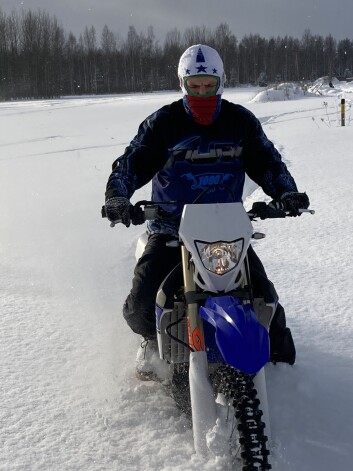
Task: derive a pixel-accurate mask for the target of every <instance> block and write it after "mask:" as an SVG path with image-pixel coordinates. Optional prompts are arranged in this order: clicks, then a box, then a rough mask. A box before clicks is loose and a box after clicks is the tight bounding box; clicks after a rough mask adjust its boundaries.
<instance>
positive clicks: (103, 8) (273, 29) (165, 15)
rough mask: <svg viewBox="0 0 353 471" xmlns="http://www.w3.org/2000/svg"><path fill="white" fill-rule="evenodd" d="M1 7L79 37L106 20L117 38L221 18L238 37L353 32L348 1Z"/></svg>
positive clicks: (69, 2) (103, 1) (69, 1)
mask: <svg viewBox="0 0 353 471" xmlns="http://www.w3.org/2000/svg"><path fill="white" fill-rule="evenodd" d="M0 6H1V7H2V9H3V11H4V12H6V13H9V12H11V11H12V10H13V9H16V10H21V9H22V8H24V9H33V10H36V9H38V8H41V9H44V10H46V11H47V12H48V13H50V14H51V15H55V16H56V17H57V19H58V20H59V22H60V23H61V24H62V26H64V28H65V30H67V31H68V32H69V31H72V32H73V33H74V34H75V35H77V36H78V35H79V34H80V33H82V32H83V30H84V28H85V26H91V25H94V26H95V27H96V29H97V32H99V33H100V31H101V30H102V28H103V26H104V25H105V24H107V25H108V26H109V28H110V29H111V30H112V31H113V32H114V33H119V34H120V36H121V37H125V35H126V33H127V31H128V27H129V26H130V25H132V26H135V28H136V30H137V31H138V32H140V31H143V32H146V31H147V28H148V27H149V26H153V27H154V32H155V36H156V38H157V39H158V40H160V41H161V42H163V39H164V37H165V34H166V33H167V32H168V31H170V30H172V29H174V28H175V27H176V28H178V29H179V30H180V31H182V32H183V31H184V29H185V28H187V27H191V26H203V25H205V26H207V27H210V28H211V29H213V28H215V27H216V26H218V25H219V24H220V23H224V22H226V23H228V25H229V26H230V29H231V30H232V32H233V33H234V34H235V36H236V37H237V38H238V39H241V38H242V37H243V36H244V35H246V34H249V33H252V34H260V35H261V36H263V37H271V36H275V37H276V36H281V37H284V36H285V35H287V34H288V35H289V36H292V37H296V38H301V37H302V34H303V32H304V31H305V30H306V29H310V30H311V32H312V34H319V35H322V36H326V35H328V34H332V35H333V36H334V37H335V38H336V39H344V38H347V37H348V38H352V36H353V33H352V17H353V2H352V1H351V0H339V1H338V2H332V0H297V1H296V2H293V1H292V0H217V1H209V0H208V1H207V0H178V1H175V0H2V1H1V3H0Z"/></svg>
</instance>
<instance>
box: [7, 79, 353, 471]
mask: <svg viewBox="0 0 353 471" xmlns="http://www.w3.org/2000/svg"><path fill="white" fill-rule="evenodd" d="M258 91H259V90H255V89H253V88H242V89H234V90H227V91H226V93H225V98H227V99H230V100H232V101H234V102H239V103H242V104H244V105H245V106H247V107H248V108H250V109H251V110H252V111H254V112H255V114H256V115H257V116H258V117H259V118H260V119H261V121H262V123H263V125H264V129H265V132H266V133H267V134H268V136H269V137H270V138H271V139H272V140H273V141H274V142H275V144H276V145H277V147H278V148H279V149H280V151H281V152H282V154H283V157H284V158H285V160H286V162H287V163H288V166H289V168H290V170H291V172H292V174H293V176H294V177H295V179H296V181H297V183H298V186H299V189H300V190H301V191H304V190H305V191H307V193H308V194H309V196H310V199H311V202H312V207H313V208H314V209H315V210H316V215H315V216H309V215H304V216H302V217H301V218H293V219H288V220H285V221H283V220H281V221H266V223H261V224H260V223H257V226H256V227H257V228H259V229H260V227H261V230H262V231H264V232H266V233H267V238H266V239H265V240H263V241H259V242H257V243H256V250H257V252H258V253H259V255H260V256H261V258H262V260H263V262H264V264H265V266H266V269H267V272H268V274H269V276H270V278H271V279H272V280H273V281H274V283H275V285H276V287H277V290H278V292H279V294H280V296H281V301H282V304H283V305H284V306H285V308H286V312H287V317H288V323H289V325H290V327H291V328H292V331H293V336H294V338H295V342H296V346H297V351H298V355H297V363H296V365H295V366H294V367H289V366H286V365H277V366H273V365H268V367H267V381H268V390H269V400H270V414H271V426H272V435H273V443H272V448H273V449H272V451H273V457H272V464H273V469H274V470H276V471H298V470H300V471H314V470H320V471H332V470H333V469H337V470H344V469H351V468H352V459H351V453H352V452H351V450H352V445H353V439H352V436H353V407H352V403H351V397H352V391H353V340H352V339H353V321H352V308H351V306H352V292H353V278H352V258H353V257H352V249H351V248H350V234H351V233H352V232H353V222H352V221H353V206H352V202H351V199H350V194H351V185H352V184H351V182H352V177H351V172H352V168H353V164H352V150H351V149H352V142H353V123H351V118H350V103H351V101H350V97H351V96H352V95H350V93H351V92H352V91H353V87H352V88H351V89H350V88H349V86H346V89H345V90H343V85H342V84H337V83H335V89H329V88H326V87H325V86H324V85H323V86H321V87H320V93H322V95H311V94H306V95H305V96H302V94H301V93H294V94H293V95H291V98H292V99H291V100H288V99H287V98H288V93H287V95H284V96H283V99H282V100H281V101H278V93H277V92H276V94H277V96H276V101H273V100H271V99H270V100H269V99H268V97H269V96H271V94H272V90H267V91H266V92H264V93H265V94H266V99H265V98H261V96H258V97H257V98H255V95H256V93H257V92H258ZM342 94H343V95H342ZM342 96H344V97H345V98H346V103H347V116H346V126H345V127H341V126H340V105H339V103H340V98H341V97H342ZM178 97H179V94H177V93H164V94H163V93H161V94H152V95H149V94H146V95H128V96H120V97H119V96H116V97H97V98H87V97H83V98H80V99H61V100H50V101H28V102H13V103H1V104H0V129H1V136H0V149H1V151H0V152H1V153H0V217H1V231H0V266H1V272H0V292H1V297H0V306H1V316H0V324H1V327H0V377H1V392H0V426H1V430H0V470H1V471H20V470H21V471H24V470H26V471H27V470H30V471H37V470H38V471H39V470H40V471H48V470H55V471H66V470H70V471H71V470H75V471H82V470H85V471H103V470H119V471H120V470H121V471H139V470H141V469H144V470H145V471H157V470H161V471H162V470H163V471H178V470H190V471H192V470H196V469H199V468H200V467H202V469H203V470H205V471H211V470H212V471H214V470H219V471H225V470H228V469H229V466H228V463H227V459H226V458H224V457H217V458H215V459H212V460H210V461H208V462H207V463H203V462H202V460H201V459H200V458H197V457H196V456H195V455H194V452H193V447H192V433H191V430H190V427H189V424H188V421H187V419H186V418H185V417H184V416H182V415H180V414H179V412H178V410H177V409H176V407H175V405H174V403H173V401H172V399H171V398H169V397H168V395H167V394H166V393H165V391H164V389H163V387H162V386H161V385H158V384H144V383H140V382H138V381H137V380H136V379H135V377H134V357H135V354H136V350H137V346H138V343H139V339H138V338H137V336H135V335H134V334H133V333H132V332H130V330H129V329H128V327H127V326H126V325H125V322H124V321H123V319H122V316H121V305H122V303H123V300H124V299H125V296H126V294H127V292H128V290H129V288H130V280H131V277H132V271H133V267H134V258H133V252H134V246H135V242H136V240H137V237H138V235H139V234H140V232H141V228H130V229H127V228H125V227H116V228H115V229H114V230H113V229H111V228H110V227H109V225H108V223H107V221H104V220H101V219H100V207H101V205H102V204H103V200H104V189H105V184H106V180H107V178H108V175H109V173H110V167H111V163H112V161H113V160H114V158H115V157H116V156H118V155H119V154H120V153H121V152H122V151H123V149H124V148H125V146H126V144H127V143H128V142H129V141H130V139H131V138H132V137H133V136H134V134H135V131H136V129H137V125H138V124H139V122H140V121H141V120H142V119H143V118H144V117H145V116H146V115H147V114H149V113H150V112H152V111H154V110H155V109H157V108H158V107H160V106H162V105H163V104H165V103H168V102H170V101H172V100H174V99H176V98H178ZM254 98H255V99H254ZM148 196H149V188H145V189H143V190H140V192H138V194H136V196H135V198H134V199H135V200H137V199H140V198H141V197H147V198H148ZM257 198H258V199H264V195H263V193H262V192H261V191H260V190H257V191H256V192H255V194H254V195H253V196H252V197H251V199H252V200H253V199H257Z"/></svg>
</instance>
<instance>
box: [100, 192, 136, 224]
mask: <svg viewBox="0 0 353 471" xmlns="http://www.w3.org/2000/svg"><path fill="white" fill-rule="evenodd" d="M131 206H132V204H131V203H130V200H128V199H127V198H124V197H123V196H113V197H112V198H109V199H108V200H107V201H106V202H105V211H106V214H107V218H108V219H109V221H110V222H112V223H113V224H116V223H118V222H121V223H123V224H124V225H125V226H126V227H129V226H130V223H131V216H130V208H131Z"/></svg>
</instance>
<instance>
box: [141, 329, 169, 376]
mask: <svg viewBox="0 0 353 471" xmlns="http://www.w3.org/2000/svg"><path fill="white" fill-rule="evenodd" d="M168 371H169V370H168V366H167V364H166V362H165V361H164V360H162V359H161V358H160V356H159V351H158V342H157V339H156V338H155V337H154V338H151V339H144V340H143V341H142V342H141V345H140V347H139V349H138V351H137V355H136V377H137V379H140V380H141V381H163V379H165V377H166V376H167V374H168Z"/></svg>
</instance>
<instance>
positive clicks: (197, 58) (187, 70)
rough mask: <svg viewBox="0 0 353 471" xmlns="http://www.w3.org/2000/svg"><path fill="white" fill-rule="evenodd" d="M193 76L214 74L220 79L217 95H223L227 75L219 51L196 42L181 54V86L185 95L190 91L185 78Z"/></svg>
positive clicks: (179, 75) (179, 72)
mask: <svg viewBox="0 0 353 471" xmlns="http://www.w3.org/2000/svg"><path fill="white" fill-rule="evenodd" d="M192 76H194V77H195V76H196V77H199V76H212V77H217V78H218V79H219V87H218V89H217V95H222V93H223V88H224V83H225V81H226V76H225V73H224V67H223V61H222V59H221V58H220V55H219V54H218V52H217V51H216V50H215V49H213V48H212V47H209V46H205V45H204V44H196V45H194V46H191V47H189V48H188V49H187V50H186V51H185V52H184V53H183V55H182V56H181V58H180V60H179V66H178V77H179V80H180V87H181V89H182V91H183V94H184V95H187V94H188V92H187V90H186V88H185V83H184V80H185V79H186V78H188V77H192Z"/></svg>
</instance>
